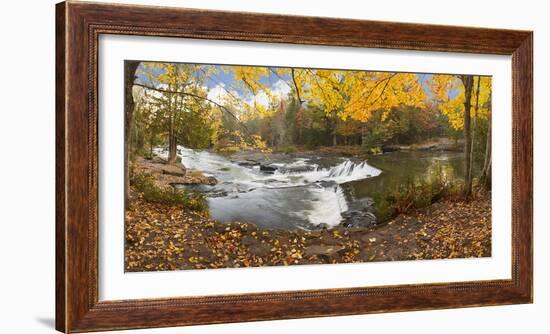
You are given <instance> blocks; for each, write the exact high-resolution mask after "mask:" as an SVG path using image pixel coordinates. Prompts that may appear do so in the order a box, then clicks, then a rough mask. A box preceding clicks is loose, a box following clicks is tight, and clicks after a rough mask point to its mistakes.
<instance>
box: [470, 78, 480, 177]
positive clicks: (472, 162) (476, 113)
mask: <svg viewBox="0 0 550 334" xmlns="http://www.w3.org/2000/svg"><path fill="white" fill-rule="evenodd" d="M480 82H481V77H480V76H477V87H476V106H475V109H474V121H473V124H472V145H471V149H470V184H472V179H473V174H474V172H473V171H474V145H475V135H476V124H477V115H478V111H479V88H480V87H479V86H480Z"/></svg>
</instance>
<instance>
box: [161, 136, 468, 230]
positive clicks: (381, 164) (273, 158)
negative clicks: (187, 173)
mask: <svg viewBox="0 0 550 334" xmlns="http://www.w3.org/2000/svg"><path fill="white" fill-rule="evenodd" d="M156 153H157V154H158V155H160V156H163V155H165V154H166V152H165V150H163V149H160V148H159V149H157V150H156ZM178 155H179V156H180V157H181V159H182V163H183V164H184V165H185V166H186V167H187V168H190V169H196V170H200V171H202V172H203V173H205V174H207V175H211V176H214V177H215V178H216V179H217V180H218V184H217V185H215V186H208V185H197V186H186V189H188V190H192V191H198V192H201V193H203V194H204V195H205V196H206V198H207V200H208V206H209V211H210V215H211V217H212V218H214V219H216V220H219V221H222V222H231V221H240V222H248V223H254V224H256V225H257V226H260V227H264V228H282V229H296V228H301V229H308V230H309V229H314V228H315V227H316V226H318V225H319V224H325V225H327V226H329V227H330V226H336V225H338V224H340V222H342V220H343V218H342V214H343V213H345V212H346V211H348V210H349V209H350V206H353V205H352V204H351V203H354V202H355V201H357V200H360V199H364V198H369V197H371V196H372V195H373V194H374V193H375V192H378V191H384V190H385V189H390V188H392V187H395V186H396V185H398V184H400V183H404V182H407V180H409V179H410V178H411V177H413V176H416V177H418V176H420V175H423V176H424V177H429V176H430V175H431V174H432V173H433V172H435V171H437V172H439V173H444V175H446V176H447V177H448V178H454V177H460V176H461V175H462V161H463V160H462V156H461V154H460V153H453V152H431V151H430V152H391V153H386V154H383V155H379V156H372V157H369V159H368V160H367V161H364V160H357V159H350V158H345V157H325V156H315V155H314V154H313V155H312V154H311V152H310V153H307V154H305V153H304V154H302V155H300V154H299V153H298V154H293V155H292V156H290V155H280V154H279V155H276V154H274V155H265V156H264V157H263V158H262V161H261V164H262V165H264V166H267V167H264V168H260V165H259V163H260V161H258V160H250V159H247V160H238V159H237V160H236V159H235V158H234V157H232V156H224V155H220V154H216V153H214V152H211V151H208V150H192V149H189V148H185V147H182V146H179V147H178ZM239 159H242V156H241V157H239Z"/></svg>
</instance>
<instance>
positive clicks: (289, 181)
mask: <svg viewBox="0 0 550 334" xmlns="http://www.w3.org/2000/svg"><path fill="white" fill-rule="evenodd" d="M154 152H155V154H157V155H158V156H160V157H161V158H165V159H166V158H167V155H168V153H167V150H166V149H164V148H156V149H155V150H154ZM178 156H179V157H181V159H182V164H183V165H185V167H186V168H190V169H196V170H200V171H202V172H204V173H207V174H208V175H213V176H214V177H216V178H217V179H218V181H219V182H218V185H217V186H216V187H217V188H219V189H220V190H222V191H224V192H226V193H227V195H228V198H235V199H237V200H238V199H239V198H240V197H241V196H239V192H250V191H254V189H258V188H263V189H272V191H277V189H289V188H293V187H302V188H303V189H307V193H308V195H307V196H306V198H307V200H306V198H303V199H304V200H306V204H307V205H306V206H305V207H304V208H303V209H301V210H296V211H294V212H287V213H286V214H290V215H291V216H294V217H300V218H301V219H305V220H307V221H308V222H309V223H311V224H313V225H318V224H321V223H325V224H327V225H329V226H334V225H337V224H339V223H340V221H341V220H342V216H341V214H342V213H343V212H345V211H347V210H348V206H347V203H346V199H345V195H344V192H343V190H342V188H341V187H340V186H339V185H340V184H343V183H346V182H351V181H357V180H362V179H365V178H369V177H374V176H377V175H380V173H381V171H380V170H379V169H377V168H374V167H372V166H370V165H368V164H367V162H366V161H363V162H354V161H352V160H350V159H346V160H344V161H342V162H341V163H340V164H338V165H336V166H333V167H329V168H319V167H318V165H317V164H315V163H312V162H310V160H309V159H306V158H297V159H294V160H292V161H289V162H276V163H273V164H270V165H271V166H276V167H277V168H278V169H277V170H276V171H274V172H273V174H267V173H264V172H262V171H260V170H259V168H258V166H254V167H247V166H240V165H239V164H237V163H234V162H232V161H230V160H229V159H227V158H226V157H224V156H221V155H218V154H215V153H213V152H209V151H195V150H192V149H189V148H186V147H183V146H178ZM302 167H306V168H305V169H301V168H302ZM308 169H309V170H308ZM322 182H329V184H323V186H321V185H320V183H322ZM330 182H333V184H332V185H330ZM261 193H262V194H266V193H265V192H261ZM251 194H252V193H251ZM270 194H273V193H270ZM257 195H258V194H257ZM266 196H268V195H266ZM266 200H270V198H269V197H266ZM289 200H290V199H289ZM212 201H216V199H212ZM243 203H244V202H243ZM234 204H236V203H234ZM241 204H242V203H241Z"/></svg>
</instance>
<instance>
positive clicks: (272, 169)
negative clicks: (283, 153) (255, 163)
mask: <svg viewBox="0 0 550 334" xmlns="http://www.w3.org/2000/svg"><path fill="white" fill-rule="evenodd" d="M277 169H279V168H278V167H277V166H274V165H260V170H261V171H262V172H264V173H269V174H273V173H275V171H276V170H277Z"/></svg>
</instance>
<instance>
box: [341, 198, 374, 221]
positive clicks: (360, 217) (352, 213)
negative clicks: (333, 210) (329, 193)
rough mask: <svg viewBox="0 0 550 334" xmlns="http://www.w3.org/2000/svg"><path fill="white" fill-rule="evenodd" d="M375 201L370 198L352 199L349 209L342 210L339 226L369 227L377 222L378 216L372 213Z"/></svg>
mask: <svg viewBox="0 0 550 334" xmlns="http://www.w3.org/2000/svg"><path fill="white" fill-rule="evenodd" d="M373 204H374V201H373V200H372V199H370V198H364V199H359V200H355V201H351V202H350V203H349V204H348V210H347V211H345V212H342V221H341V222H340V224H339V226H341V227H345V228H352V227H369V226H373V225H375V224H376V216H375V215H374V213H372V211H373V210H374V209H373Z"/></svg>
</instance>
